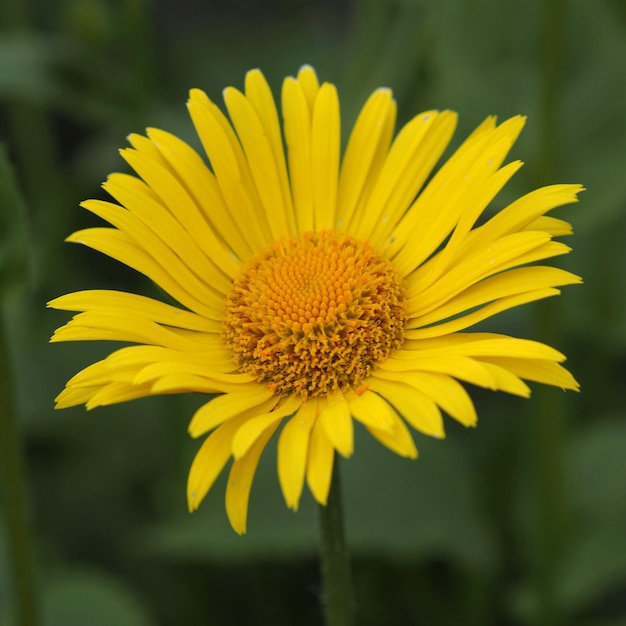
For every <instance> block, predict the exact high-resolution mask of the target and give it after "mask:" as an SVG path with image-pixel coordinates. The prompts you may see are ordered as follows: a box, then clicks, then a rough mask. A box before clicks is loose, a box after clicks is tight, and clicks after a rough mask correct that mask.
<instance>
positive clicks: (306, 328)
mask: <svg viewBox="0 0 626 626" xmlns="http://www.w3.org/2000/svg"><path fill="white" fill-rule="evenodd" d="M224 100H225V103H226V108H227V110H228V114H229V116H230V121H228V119H227V118H226V117H225V116H224V114H223V113H222V112H221V111H220V109H219V108H218V107H217V106H216V105H215V104H214V103H213V102H211V100H209V99H208V97H207V96H206V95H205V94H204V93H203V92H202V91H199V90H197V89H194V90H192V91H191V94H190V99H189V103H188V108H189V113H190V115H191V118H192V120H193V123H194V125H195V128H196V131H197V132H198V135H199V137H200V139H201V141H202V144H203V146H204V150H205V151H206V156H207V158H208V162H209V163H210V167H209V166H207V164H206V163H205V161H204V160H203V158H202V157H201V156H199V155H198V154H197V153H196V152H195V151H194V150H193V149H192V148H190V147H189V146H188V145H187V144H185V143H184V142H182V141H181V140H180V139H178V138H176V137H175V136H173V135H171V134H169V133H166V132H164V131H162V130H156V129H148V131H147V137H144V136H140V135H131V136H130V137H129V141H130V143H131V145H132V148H128V149H125V150H122V152H121V153H122V156H123V158H124V159H125V160H126V162H127V163H128V164H129V165H130V166H131V167H132V169H133V170H134V171H135V172H136V174H137V175H136V176H131V175H127V174H112V175H111V176H109V178H108V180H107V181H106V183H104V189H105V190H106V191H107V192H108V193H109V194H110V195H111V196H112V197H113V198H114V199H115V200H116V201H117V202H118V203H119V204H115V203H111V202H103V201H100V200H88V201H87V202H84V203H83V205H82V206H83V207H84V208H86V209H87V210H89V211H91V212H92V213H95V214H96V215H98V216H99V217H101V218H102V219H104V220H106V221H107V222H109V223H110V224H111V226H112V228H89V229H86V230H81V231H79V232H76V233H74V234H73V235H71V236H70V237H69V239H68V240H69V241H72V242H76V243H82V244H84V245H86V246H88V247H90V248H93V249H95V250H98V251H99V252H102V253H103V254H106V255H108V256H110V257H112V258H114V259H117V260H118V261H120V262H122V263H124V264H126V265H128V266H129V267H132V268H134V269H135V270H137V271H139V272H141V273H143V274H145V275H146V276H147V277H149V278H150V279H151V280H152V281H154V282H155V283H156V284H157V285H158V286H159V287H161V288H162V289H163V290H164V291H165V292H167V294H169V296H171V298H173V299H174V300H176V301H177V302H178V303H179V305H180V306H173V305H171V304H166V303H164V302H159V301H156V300H154V299H151V298H147V297H144V296H140V295H135V294H130V293H122V292H118V291H105V290H90V291H80V292H77V293H71V294H68V295H66V296H62V297H60V298H57V299H55V300H53V301H52V302H50V303H49V306H51V307H53V308H56V309H63V310H69V311H77V312H79V313H78V314H77V315H76V316H75V317H74V318H73V319H72V320H71V321H70V322H69V323H68V324H66V325H65V326H63V327H62V328H60V329H58V330H57V331H56V333H55V334H54V337H53V338H52V341H83V340H97V339H104V340H111V341H123V342H128V343H130V344H138V345H131V346H128V347H124V348H121V349H119V350H116V351H115V352H113V353H112V354H111V355H110V356H108V357H107V358H105V359H103V360H102V361H98V362H97V363H94V364H93V365H91V366H89V367H87V368H86V369H84V370H83V371H81V372H80V373H79V374H77V375H76V376H74V378H72V379H71V380H70V381H69V382H68V383H67V386H66V388H65V390H64V391H63V392H62V393H61V394H60V395H59V396H58V398H57V407H59V408H60V407H69V406H74V405H78V404H83V403H84V404H85V405H86V406H87V408H88V409H91V408H93V407H96V406H100V405H107V404H113V403H116V402H123V401H125V400H131V399H134V398H140V397H143V396H152V395H158V394H171V393H187V392H196V393H201V394H208V395H211V396H212V397H211V398H210V399H208V400H207V402H206V404H204V405H203V406H202V407H201V408H200V409H199V410H198V411H197V412H196V413H195V415H194V416H193V418H192V420H191V423H190V426H189V432H190V433H191V435H192V436H193V437H202V436H205V435H207V433H208V436H207V437H206V438H205V440H204V443H203V444H202V445H201V446H200V449H199V451H198V453H197V455H196V457H195V459H194V461H193V464H192V466H191V470H190V473H189V480H188V489H187V494H188V502H189V508H190V509H191V510H194V509H196V508H197V507H198V506H199V504H200V502H201V501H202V499H203V498H204V497H205V496H206V494H207V492H208V491H209V489H210V488H211V486H212V485H213V483H214V481H215V480H216V478H217V476H218V475H219V473H220V472H221V471H222V469H223V468H224V466H225V465H226V464H227V462H228V461H229V459H230V457H231V456H232V457H233V459H234V461H233V463H232V466H231V469H230V476H229V480H228V486H227V490H226V510H227V513H228V517H229V519H230V522H231V524H232V526H233V528H234V529H235V530H236V531H237V532H238V533H243V532H245V530H246V518H247V509H248V499H249V493H250V487H251V484H252V480H253V477H254V473H255V470H256V467H257V463H258V460H259V457H260V455H261V453H262V451H263V449H264V447H265V445H266V444H267V442H268V440H269V439H270V438H271V437H272V436H273V435H274V433H276V431H277V430H278V429H279V427H281V426H282V430H281V431H280V435H279V439H278V459H277V464H278V478H279V481H280V485H281V488H282V491H283V494H284V497H285V500H286V502H287V505H288V506H289V507H291V508H292V509H297V507H298V502H299V499H300V495H301V492H302V489H303V484H304V481H305V480H306V482H307V483H308V486H309V488H310V490H311V492H312V494H313V496H314V497H315V499H316V500H317V501H318V502H319V503H320V504H322V505H323V504H325V503H326V500H327V497H328V491H329V485H330V477H331V473H332V466H333V459H334V455H335V451H337V452H339V453H340V454H341V455H343V456H344V457H349V456H350V455H351V454H352V451H353V423H354V421H355V420H356V421H358V422H360V423H361V424H363V426H364V427H365V428H366V429H367V430H368V431H369V432H370V433H371V434H372V435H373V436H374V437H376V438H377V439H378V440H379V441H380V442H382V443H383V444H384V445H385V446H387V447H388V448H390V449H391V450H393V451H394V452H396V453H397V454H399V455H402V456H406V457H411V458H415V457H416V456H417V450H416V448H415V444H414V442H413V438H412V435H411V433H410V432H409V430H408V428H407V426H406V423H408V424H409V425H410V426H412V427H413V428H415V429H416V430H418V431H420V432H422V433H425V434H427V435H431V436H434V437H443V436H444V428H443V422H442V416H441V411H442V410H443V411H444V412H445V413H447V414H449V415H450V416H451V417H452V418H454V419H456V420H457V421H459V422H460V423H462V424H464V425H466V426H473V425H475V423H476V419H477V418H476V412H475V409H474V405H473V403H472V401H471V399H470V397H469V395H468V393H467V392H466V390H465V388H464V387H463V385H462V384H461V383H459V382H458V381H463V382H465V383H471V384H473V385H478V386H480V387H485V388H488V389H493V390H501V391H505V392H507V393H511V394H515V395H519V396H522V397H528V396H529V395H530V390H529V388H528V386H527V385H526V384H525V383H524V382H523V380H522V379H526V380H530V381H537V382H541V383H545V384H548V385H555V386H558V387H561V388H564V389H577V388H578V385H577V383H576V381H575V380H574V378H573V377H572V376H571V374H569V372H568V371H567V370H565V369H564V368H563V367H562V366H561V365H560V364H559V363H560V362H562V361H563V360H564V359H565V357H564V356H563V355H562V354H560V353H559V352H557V351H556V350H554V349H553V348H550V347H548V346H546V345H543V344H541V343H537V342H535V341H530V340H527V339H518V338H514V337H509V336H506V335H499V334H493V333H486V332H475V333H468V332H465V331H466V330H467V329H468V328H469V327H471V326H473V325H474V324H476V323H477V322H480V321H482V320H484V319H486V318H488V317H490V316H492V315H495V314H496V313H499V312H500V311H504V310H506V309H510V308H512V307H515V306H518V305H521V304H525V303H527V302H532V301H534V300H539V299H541V298H547V297H549V296H553V295H556V294H558V293H559V290H558V287H560V286H563V285H567V284H572V283H579V282H580V279H579V278H578V277H577V276H574V275H573V274H570V273H568V272H566V271H564V270H561V269H557V268H553V267H547V266H543V265H531V264H532V263H535V262H537V261H542V260H543V259H546V258H549V257H553V256H557V255H560V254H565V253H567V252H569V248H568V247H567V246H565V245H563V244H562V243H557V242H554V241H552V238H553V237H554V236H558V235H567V234H569V233H570V232H571V228H570V226H569V224H568V223H567V222H564V221H562V220H559V219H555V218H553V217H548V216H546V213H547V212H548V211H550V210H551V209H553V208H555V207H557V206H560V205H564V204H568V203H571V202H575V201H576V194H577V193H578V192H579V191H581V189H582V187H581V186H580V185H553V186H550V187H544V188H541V189H537V190H535V191H532V192H530V193H528V194H527V195H525V196H523V197H521V198H520V199H518V200H516V201H515V202H513V203H512V204H510V205H509V206H507V207H506V208H504V209H502V210H501V211H500V212H498V213H497V214H495V215H494V216H493V217H491V218H490V219H487V220H486V221H484V223H482V224H481V225H477V221H478V220H479V218H480V217H481V215H482V214H483V212H484V211H485V209H486V207H487V206H489V205H490V203H491V202H492V200H493V199H494V197H495V196H496V194H497V193H498V192H499V191H500V189H501V188H502V187H503V186H504V185H505V184H506V182H507V181H508V180H509V179H510V178H511V177H512V176H513V174H514V173H515V172H516V171H517V170H518V169H519V168H520V166H521V165H522V164H521V162H519V161H514V162H512V163H508V164H506V165H502V163H503V161H504V159H505V158H506V155H507V153H508V151H509V150H510V148H511V146H512V145H513V143H514V142H515V140H516V138H517V136H518V135H519V133H520V131H521V130H522V127H523V125H524V118H522V117H513V118H511V119H509V120H507V121H505V122H503V123H501V124H499V125H497V124H496V120H495V118H493V117H489V118H487V119H486V120H485V121H484V122H483V123H482V124H481V125H480V126H479V127H478V128H477V129H476V130H475V131H474V132H473V133H472V134H471V135H470V137H468V138H467V139H466V140H465V142H464V143H463V144H462V145H461V146H460V147H459V148H458V149H457V150H456V152H455V153H454V154H453V155H452V156H451V157H450V158H449V159H448V161H447V162H446V163H445V164H443V165H442V166H441V167H440V168H439V169H438V170H437V171H436V172H434V173H433V170H434V168H435V165H436V163H437V161H438V160H439V159H440V157H441V155H442V153H443V152H444V150H445V149H446V147H447V146H448V143H449V141H450V139H451V136H452V133H453V131H454V128H455V125H456V115H455V114H454V113H452V112H450V111H443V112H439V111H428V112H425V113H420V114H419V115H417V116H416V117H415V118H413V119H412V120H411V121H410V122H409V123H408V124H406V125H405V126H404V127H403V128H402V129H400V131H399V132H398V134H397V135H396V136H395V138H394V137H393V134H394V124H395V117H396V104H395V101H394V100H393V97H392V94H391V91H390V90H389V89H378V90H376V91H375V92H374V93H373V94H372V95H371V96H370V98H369V99H368V100H367V102H366V103H365V105H364V107H363V109H362V111H361V113H360V115H359V117H358V119H357V122H356V124H355V126H354V128H353V130H352V132H351V134H350V139H349V141H348V145H347V147H346V149H345V152H344V154H343V158H341V157H340V114H339V100H338V97H337V91H336V89H335V87H334V86H333V85H331V84H329V83H324V84H322V85H321V86H320V85H319V83H318V80H317V76H316V74H315V72H314V70H313V69H312V68H311V67H308V66H305V67H303V68H302V69H301V70H300V72H299V73H298V76H297V78H292V77H289V78H286V79H285V81H284V83H283V87H282V118H283V123H282V127H281V124H280V121H279V117H278V113H277V109H276V106H275V103H274V99H273V97H272V94H271V91H270V89H269V87H268V85H267V83H266V81H265V79H264V78H263V75H262V74H261V72H259V71H258V70H253V71H251V72H249V73H248V74H247V76H246V81H245V92H244V93H241V92H240V91H238V90H236V89H234V88H232V87H229V88H228V89H226V90H225V92H224ZM213 396H216V397H213Z"/></svg>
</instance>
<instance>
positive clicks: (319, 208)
mask: <svg viewBox="0 0 626 626" xmlns="http://www.w3.org/2000/svg"><path fill="white" fill-rule="evenodd" d="M339 148H340V122H339V99H338V97H337V90H336V89H335V86H334V85H331V84H330V83H324V84H323V85H322V86H321V88H320V90H319V92H318V94H317V97H316V99H315V106H314V107H313V121H312V129H311V175H312V183H313V207H314V210H315V230H332V229H333V228H334V226H335V212H336V205H337V182H338V177H339Z"/></svg>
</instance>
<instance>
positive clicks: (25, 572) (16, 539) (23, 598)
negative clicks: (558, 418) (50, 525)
mask: <svg viewBox="0 0 626 626" xmlns="http://www.w3.org/2000/svg"><path fill="white" fill-rule="evenodd" d="M0 314H2V317H0V487H1V490H0V491H1V493H2V499H3V502H4V509H5V514H6V531H7V535H8V542H7V543H8V552H9V554H8V567H9V580H12V581H13V590H12V592H13V597H14V602H13V606H14V610H15V611H16V617H17V619H16V622H15V623H16V624H17V625H18V626H36V624H37V623H38V618H37V602H36V592H35V576H34V572H33V547H32V538H31V535H30V532H29V524H28V512H27V504H26V503H27V498H26V488H25V483H24V473H23V469H22V460H21V455H20V442H19V436H18V429H17V424H16V415H15V411H14V402H13V392H12V387H11V371H10V359H9V350H8V341H7V337H6V329H5V324H4V315H3V314H4V311H3V310H2V309H0Z"/></svg>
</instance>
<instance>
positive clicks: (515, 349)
mask: <svg viewBox="0 0 626 626" xmlns="http://www.w3.org/2000/svg"><path fill="white" fill-rule="evenodd" d="M405 345H406V347H407V350H420V351H422V352H423V353H424V354H426V351H432V353H433V354H450V355H453V354H455V355H460V356H472V357H494V356H495V357H500V356H502V357H513V358H522V359H546V360H548V361H564V360H565V356H564V355H563V354H561V353H560V352H559V351H558V350H555V349H554V348H552V347H550V346H547V345H546V344H544V343H540V342H539V341H533V340H531V339H519V338H517V337H509V336H507V335H499V334H497V333H454V334H450V335H445V336H443V337H433V338H432V339H423V340H420V341H407V342H406V344H405ZM398 352H401V351H398ZM406 356H407V358H411V356H412V353H411V352H409V353H408V354H407V355H406Z"/></svg>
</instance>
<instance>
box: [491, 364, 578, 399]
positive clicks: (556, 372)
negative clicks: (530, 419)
mask: <svg viewBox="0 0 626 626" xmlns="http://www.w3.org/2000/svg"><path fill="white" fill-rule="evenodd" d="M482 360H485V361H486V360H487V359H482ZM488 362H489V363H493V364H494V365H498V366H500V367H502V368H504V369H505V370H508V371H510V372H512V373H513V374H515V375H516V376H519V377H520V378H524V379H526V380H532V381H535V382H538V383H543V384H544V385H553V386H554V387H560V388H561V389H571V390H573V391H578V390H579V389H580V385H579V384H578V382H576V379H575V378H574V377H573V376H572V375H571V374H570V373H569V372H568V371H567V370H566V369H565V368H564V367H563V366H562V365H559V364H558V363H554V362H551V361H544V360H538V359H513V358H507V357H489V359H488Z"/></svg>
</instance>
